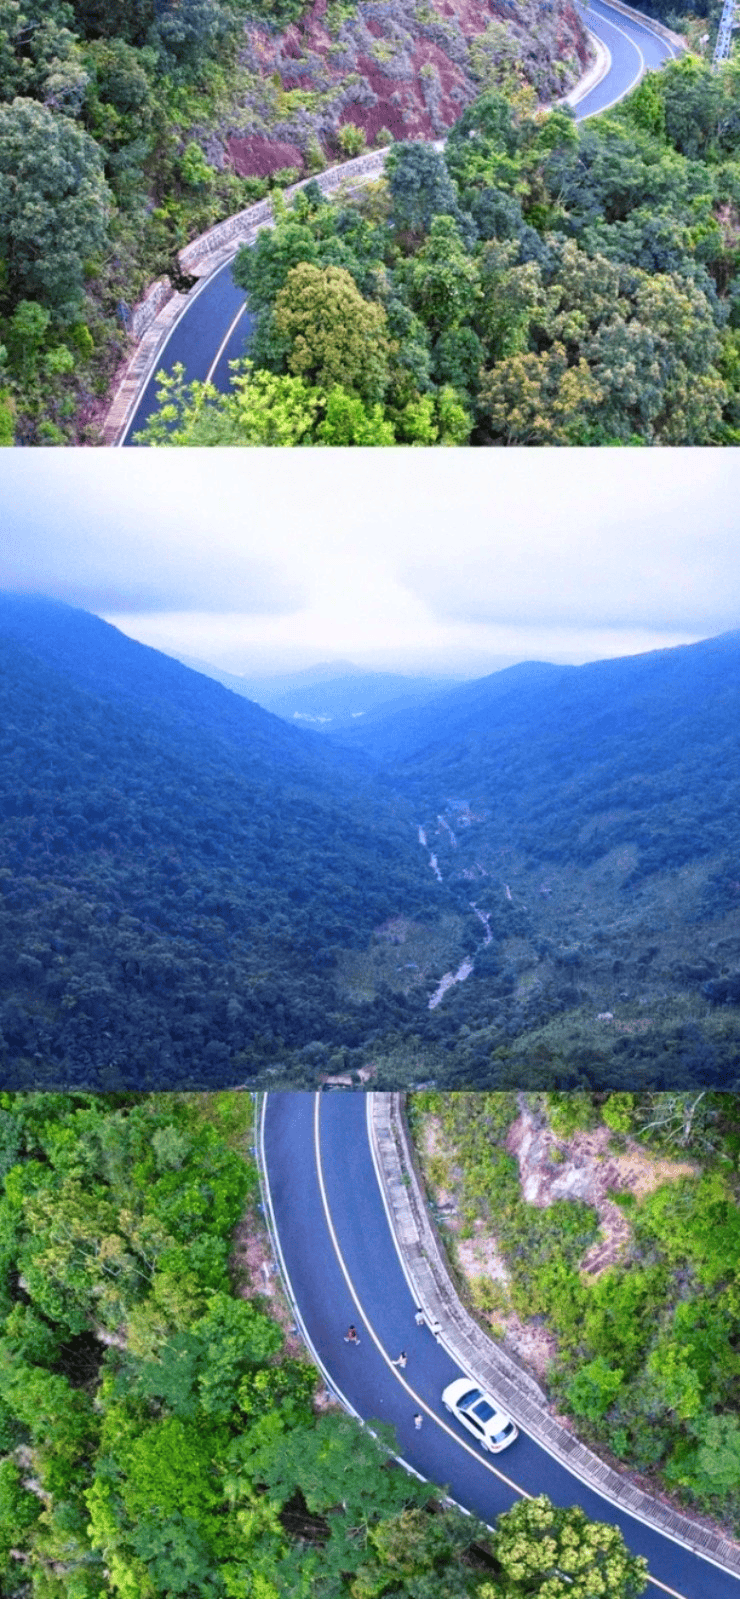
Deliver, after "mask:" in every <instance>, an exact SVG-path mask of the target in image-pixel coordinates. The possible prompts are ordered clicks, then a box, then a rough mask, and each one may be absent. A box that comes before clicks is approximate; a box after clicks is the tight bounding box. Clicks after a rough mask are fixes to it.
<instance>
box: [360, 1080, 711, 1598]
mask: <svg viewBox="0 0 740 1599" xmlns="http://www.w3.org/2000/svg"><path fill="white" fill-rule="evenodd" d="M369 1098H370V1118H369V1121H370V1129H371V1137H372V1142H373V1149H374V1154H375V1160H376V1166H377V1169H378V1172H379V1175H380V1180H381V1185H382V1189H383V1194H384V1198H385V1203H386V1209H387V1212H388V1216H389V1219H390V1223H391V1227H392V1229H393V1232H394V1235H395V1238H396V1242H397V1245H398V1250H399V1254H400V1256H401V1259H402V1262H403V1265H404V1270H405V1273H406V1277H407V1280H408V1282H409V1286H410V1287H411V1291H412V1293H413V1295H414V1298H415V1299H416V1302H417V1304H418V1305H420V1307H421V1309H422V1310H423V1311H424V1312H425V1315H426V1317H427V1321H431V1320H433V1321H436V1322H438V1323H439V1324H440V1334H439V1337H440V1342H441V1343H443V1344H444V1345H445V1348H446V1349H447V1350H448V1351H449V1353H450V1354H451V1356H452V1358H453V1360H454V1361H455V1362H456V1364H457V1365H459V1367H460V1369H461V1371H464V1372H466V1373H468V1374H469V1375H470V1376H471V1377H474V1378H475V1380H476V1381H477V1382H479V1383H480V1384H481V1387H484V1388H487V1389H488V1390H489V1392H491V1393H492V1394H493V1395H494V1396H495V1397H496V1398H497V1399H500V1400H501V1403H502V1404H503V1406H504V1407H505V1409H506V1410H508V1411H509V1412H510V1414H511V1415H512V1416H513V1418H514V1420H515V1421H517V1422H519V1423H520V1424H521V1426H522V1428H523V1429H524V1431H525V1432H527V1433H529V1435H530V1437H531V1438H534V1439H535V1440H536V1442H537V1443H538V1444H540V1445H541V1446H542V1447H543V1448H545V1449H547V1450H548V1451H549V1453H550V1454H551V1455H553V1456H554V1458H555V1459H556V1460H559V1461H560V1462H561V1463H562V1464H563V1465H564V1466H565V1467H567V1469H568V1471H572V1472H573V1473H574V1475H575V1476H576V1477H578V1478H579V1479H580V1481H581V1482H583V1483H584V1484H586V1485H587V1486H588V1487H589V1488H592V1489H595V1490H596V1491H597V1492H598V1493H600V1494H603V1496H604V1497H605V1498H606V1499H608V1500H610V1501H611V1502H612V1503H613V1504H615V1505H618V1506H619V1507H620V1509H622V1510H625V1511H627V1512H628V1513H629V1514H630V1515H633V1516H636V1517H637V1518H638V1520H640V1521H643V1522H645V1523H647V1525H648V1526H651V1527H654V1528H655V1529H656V1530H657V1531H658V1532H661V1533H664V1534H666V1535H667V1536H668V1537H670V1538H672V1539H674V1540H675V1541H676V1542H678V1543H680V1544H683V1545H685V1547H686V1548H687V1549H691V1550H693V1551H694V1553H696V1554H699V1555H703V1556H705V1557H706V1558H708V1559H710V1560H713V1561H715V1562H716V1564H717V1565H718V1566H722V1567H724V1568H725V1569H726V1570H728V1571H731V1572H732V1573H733V1574H734V1575H735V1576H740V1547H738V1545H737V1544H735V1543H732V1542H731V1541H730V1540H729V1539H727V1538H723V1537H721V1535H720V1534H719V1533H715V1532H712V1531H711V1530H710V1529H708V1528H706V1527H702V1526H701V1525H700V1524H699V1523H698V1522H696V1521H692V1520H691V1518H690V1517H689V1516H684V1515H681V1514H680V1513H679V1512H678V1511H674V1510H672V1509H671V1508H670V1507H669V1506H667V1505H663V1504H661V1502H660V1501H659V1500H658V1499H654V1498H653V1497H652V1496H651V1495H650V1494H646V1493H644V1492H643V1491H642V1490H641V1489H640V1488H637V1487H635V1486H634V1484H633V1483H631V1482H630V1481H629V1480H628V1479H627V1478H626V1477H624V1476H622V1475H621V1474H620V1473H619V1472H617V1471H613V1470H612V1468H611V1467H610V1466H607V1465H606V1464H605V1463H604V1461H603V1460H599V1458H598V1456H597V1455H595V1454H593V1452H592V1451H591V1450H590V1449H588V1448H587V1447H586V1445H585V1444H582V1443H580V1442H579V1440H578V1439H577V1438H575V1437H574V1436H573V1434H572V1433H570V1432H569V1431H568V1430H567V1428H566V1427H564V1426H563V1425H562V1424H561V1423H560V1422H558V1421H556V1420H555V1418H554V1417H553V1416H552V1415H551V1414H550V1411H549V1407H548V1402H547V1399H546V1398H545V1395H544V1393H543V1392H542V1389H541V1388H540V1387H539V1385H538V1384H537V1383H536V1382H535V1381H534V1379H533V1378H532V1377H531V1376H530V1375H529V1374H528V1373H527V1372H525V1371H524V1369H523V1368H522V1367H520V1366H519V1364H518V1363H517V1362H516V1361H514V1360H512V1358H511V1356H510V1355H507V1354H506V1352H505V1351H504V1350H503V1349H501V1348H500V1347H499V1346H498V1345H497V1344H496V1343H494V1342H493V1340H492V1339H491V1338H489V1337H488V1336H487V1335H486V1333H484V1332H483V1330H482V1328H481V1327H479V1326H478V1324H477V1322H475V1321H474V1320H473V1317H472V1316H470V1315H469V1314H468V1312H467V1311H466V1310H465V1308H464V1306H463V1305H462V1304H461V1303H460V1299H459V1298H458V1294H457V1291H456V1289H455V1287H454V1284H453V1282H452V1280H451V1277H450V1274H449V1270H448V1267H447V1263H446V1261H445V1258H444V1253H443V1250H442V1247H441V1245H440V1242H439V1239H438V1238H437V1235H436V1233H435V1231H434V1228H433V1227H432V1224H431V1221H430V1219H429V1214H428V1211H427V1207H426V1203H425V1200H424V1195H423V1192H422V1188H421V1183H420V1180H419V1176H418V1174H417V1171H416V1168H415V1164H414V1158H413V1151H412V1148H411V1143H410V1139H409V1136H408V1132H407V1129H406V1125H405V1122H404V1117H403V1096H402V1095H400V1094H377V1093H373V1094H370V1096H369Z"/></svg>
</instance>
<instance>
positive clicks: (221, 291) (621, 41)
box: [120, 0, 678, 445]
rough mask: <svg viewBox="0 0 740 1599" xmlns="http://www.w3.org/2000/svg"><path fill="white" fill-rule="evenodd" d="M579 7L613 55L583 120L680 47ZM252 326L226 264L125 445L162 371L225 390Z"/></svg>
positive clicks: (187, 311) (160, 357) (162, 356)
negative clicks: (182, 373)
mask: <svg viewBox="0 0 740 1599" xmlns="http://www.w3.org/2000/svg"><path fill="white" fill-rule="evenodd" d="M579 10H580V14H581V16H582V17H583V20H584V22H585V24H586V26H587V27H588V28H589V29H590V31H591V32H592V33H594V34H595V35H596V37H597V38H599V39H600V40H601V41H602V43H603V44H605V45H606V47H607V49H608V51H609V53H610V56H611V66H610V69H609V71H608V72H607V74H606V76H605V77H604V78H603V79H602V81H601V83H598V84H596V86H595V88H593V89H592V90H591V91H590V93H589V94H587V95H585V96H584V98H583V100H581V101H580V102H579V104H578V105H577V106H576V107H575V115H576V118H577V120H578V121H583V120H584V119H585V118H586V117H593V116H596V115H597V114H598V113H599V112H600V111H606V110H607V109H608V107H609V106H611V105H614V104H615V102H616V101H617V100H621V99H622V97H623V96H624V95H625V94H626V93H627V92H628V90H629V89H630V88H631V87H632V85H633V84H634V83H636V82H637V79H638V78H639V77H640V75H641V73H642V71H643V70H644V68H645V67H651V68H653V67H659V66H662V65H663V63H664V62H665V61H668V60H670V59H671V57H672V56H674V55H677V54H678V51H677V50H676V49H675V48H674V47H673V46H672V45H671V44H669V43H668V42H667V40H664V39H661V38H660V36H659V35H658V34H656V33H653V32H652V30H651V28H650V24H649V22H648V21H647V19H646V20H645V22H644V23H642V22H635V21H633V20H632V18H630V17H625V16H624V15H623V14H622V12H621V11H615V10H614V8H613V6H609V5H607V4H606V3H605V0H592V3H591V5H590V6H580V7H579ZM252 326H253V319H252V317H251V316H250V315H249V312H248V310H247V307H246V301H245V297H244V290H243V289H238V288H237V287H236V285H235V283H234V280H233V278H232V276H231V263H230V262H226V264H225V265H224V266H222V267H220V268H219V270H218V271H217V272H214V273H213V274H212V276H211V277H209V278H206V279H204V280H203V282H202V283H200V284H199V285H198V287H197V288H196V289H194V290H193V293H192V294H191V296H190V298H189V300H188V303H187V305H186V306H185V307H184V308H183V311H182V314H181V315H180V317H179V319H178V321H177V322H176V323H175V324H174V327H173V328H172V331H171V333H170V334H169V337H168V338H167V339H166V341H165V343H164V345H163V346H162V348H161V349H160V350H159V352H158V354H157V356H156V359H155V362H154V366H153V368H152V371H151V373H150V375H149V378H148V380H147V383H146V385H145V387H144V389H143V390H142V393H141V395H140V397H139V401H138V404H137V406H136V409H135V411H134V412H133V415H132V416H131V418H130V420H129V422H128V425H127V427H126V431H125V433H124V435H123V437H122V439H121V440H120V443H121V444H123V445H131V444H133V442H134V435H135V434H136V433H137V432H139V431H140V429H142V428H143V427H144V425H145V423H146V420H147V418H148V417H149V416H151V415H152V413H153V412H154V411H156V409H157V387H158V385H157V376H156V375H157V373H158V372H162V371H165V372H171V371H172V369H173V367H174V366H175V365H176V364H177V363H178V362H180V363H181V365H182V366H183V367H184V369H185V381H186V382H187V383H193V382H195V381H196V380H198V381H200V382H205V381H206V379H208V380H210V381H211V382H212V383H214V384H215V386H216V388H218V389H220V390H221V392H222V393H225V391H226V390H227V389H228V386H229V361H235V360H237V359H238V358H239V357H240V356H243V355H244V354H245V353H246V345H247V340H248V338H249V334H250V331H251V328H252Z"/></svg>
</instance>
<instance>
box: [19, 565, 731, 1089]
mask: <svg viewBox="0 0 740 1599" xmlns="http://www.w3.org/2000/svg"><path fill="white" fill-rule="evenodd" d="M0 661H1V662H2V674H1V677H0V698H1V700H2V724H1V728H0V1084H4V1085H5V1086H22V1087H27V1086H31V1084H37V1085H43V1086H52V1085H55V1084H58V1085H61V1084H65V1085H69V1084H79V1085H87V1086H90V1087H94V1088H108V1089H110V1088H144V1087H146V1088H152V1087H164V1086H168V1085H174V1084H179V1085H189V1086H192V1087H207V1086H214V1085H215V1084H224V1083H236V1082H243V1083H245V1084H250V1085H260V1084H266V1083H267V1082H271V1083H273V1084H279V1085H283V1086H292V1087H310V1086H312V1085H313V1084H315V1083H316V1082H317V1081H318V1080H320V1079H321V1078H323V1077H337V1076H338V1077H340V1078H342V1077H344V1078H347V1079H348V1080H349V1081H353V1082H356V1083H359V1082H365V1081H373V1082H375V1083H376V1084H377V1085H379V1086H396V1085H398V1086H406V1085H407V1084H411V1083H418V1082H419V1081H430V1080H432V1081H435V1082H437V1083H438V1084H440V1086H444V1087H452V1086H463V1085H465V1086H484V1085H485V1086H509V1085H510V1084H511V1083H525V1084H527V1085H529V1086H536V1084H537V1083H539V1082H542V1083H543V1085H545V1086H553V1085H554V1086H558V1085H561V1086H564V1087H573V1086H577V1085H578V1084H579V1083H583V1084H588V1085H590V1086H596V1087H601V1086H603V1087H604V1088H605V1089H607V1088H611V1087H613V1086H615V1085H618V1086H632V1085H634V1084H646V1083H647V1084H654V1085H655V1086H659V1087H660V1086H670V1085H683V1084H689V1085H692V1084H694V1083H699V1082H707V1083H719V1084H720V1085H721V1086H723V1087H733V1086H737V1085H738V1083H740V926H739V915H740V736H739V734H738V729H740V634H727V635H724V636H723V637H721V638H719V639H713V640H708V641H706V642H704V643H702V644H698V645H693V646H689V647H686V648H682V649H671V650H665V651H658V652H654V653H651V654H649V655H643V656H636V657H630V658H628V659H625V660H617V661H604V662H598V663H595V664H593V665H589V666H583V667H561V666H552V665H549V664H547V663H529V664H525V665H519V666H514V667H509V668H507V669H504V670H501V671H499V672H496V673H494V674H493V675H491V676H489V677H487V678H484V679H479V680H476V681H474V682H465V683H458V684H455V685H454V686H452V687H450V686H449V683H446V682H445V680H441V682H442V691H441V692H439V689H440V684H439V683H435V682H434V680H425V681H415V680H413V679H412V680H409V679H403V678H399V677H396V676H394V675H392V674H369V675H367V676H363V675H361V676H360V677H359V679H358V675H357V673H356V671H355V669H354V668H352V667H351V666H349V663H348V664H347V669H346V670H345V666H344V663H340V664H339V666H338V667H331V668H327V669H326V670H327V672H328V673H329V674H330V675H328V676H327V677H326V678H325V679H324V678H322V677H319V679H318V681H317V680H316V677H315V675H314V674H299V677H298V679H297V680H296V679H293V680H292V681H288V682H287V683H286V681H285V680H282V681H280V680H276V681H275V680H274V681H273V682H272V684H268V685H267V694H268V695H269V696H270V698H271V703H272V705H273V707H275V706H277V705H283V706H284V707H285V711H286V713H287V715H288V717H289V719H290V718H292V720H293V722H294V724H295V722H296V720H297V721H298V725H293V726H289V725H286V721H285V720H284V719H283V718H281V717H278V716H277V715H275V714H272V713H271V712H270V711H268V710H265V709H264V708H262V707H260V706H258V705H257V704H255V703H253V702H251V701H250V700H249V699H248V698H245V697H244V693H243V691H242V692H240V693H239V694H237V693H234V692H231V691H230V689H229V688H227V687H226V686H225V684H224V683H222V682H217V681H213V679H212V677H210V676H206V675H204V673H203V671H202V670H199V671H194V670H192V669H190V668H189V667H188V666H186V665H184V664H182V663H180V662H178V661H174V660H172V659H170V658H169V657H167V656H164V655H162V654H160V653H159V652H157V651H155V650H151V649H147V648H146V647H144V646H142V645H139V644H136V643H134V642H133V641H132V640H130V639H128V638H125V637H124V636H123V635H122V634H120V633H118V632H117V631H116V629H114V628H112V627H110V626H108V625H107V624H106V623H104V622H101V621H100V620H99V619H98V618H96V617H93V616H90V615H88V614H87V613H85V612H81V611H77V610H74V609H72V608H70V607H67V606H63V605H59V604H56V603H54V602H50V601H47V600H44V599H41V598H29V597H19V596H11V595H3V596H0ZM323 670H324V669H323V668H319V669H317V671H318V672H319V673H323ZM358 685H359V690H360V694H361V699H360V700H359V701H358V700H357V693H358ZM262 692H263V694H264V692H265V686H264V685H263V689H262ZM318 705H324V706H325V707H327V710H326V714H327V715H331V717H332V721H331V723H330V724H329V726H328V728H326V729H325V730H324V733H323V736H321V737H319V736H317V735H316V733H314V732H312V731H311V730H309V729H308V728H306V727H305V726H301V725H300V719H301V717H302V716H308V715H312V714H317V715H318V714H323V713H321V712H319V711H312V710H310V709H309V707H311V706H318ZM357 710H362V712H363V714H362V715H361V716H358V715H356V714H355V712H356V711H357ZM296 712H297V713H298V715H297V717H296Z"/></svg>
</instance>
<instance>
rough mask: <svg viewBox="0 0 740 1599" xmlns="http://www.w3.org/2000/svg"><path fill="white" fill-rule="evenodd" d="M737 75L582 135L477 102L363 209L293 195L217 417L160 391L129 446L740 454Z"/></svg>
mask: <svg viewBox="0 0 740 1599" xmlns="http://www.w3.org/2000/svg"><path fill="white" fill-rule="evenodd" d="M738 70H739V69H738V66H737V64H736V63H734V62H730V63H728V64H727V65H726V66H725V67H724V68H722V69H721V70H720V71H718V72H716V73H715V72H712V71H711V69H710V67H709V65H708V64H706V63H703V62H702V61H700V60H698V59H697V58H696V57H693V56H686V57H684V58H683V59H681V60H679V61H674V62H671V63H669V65H668V66H666V67H665V68H664V69H663V70H662V71H661V72H660V73H649V74H647V76H646V77H645V78H644V79H643V80H642V82H641V83H640V85H639V87H638V88H637V89H636V90H635V91H634V93H633V94H631V95H630V96H628V98H627V99H626V100H625V101H624V102H623V104H621V105H620V106H618V107H616V108H614V109H613V111H612V112H610V113H609V114H608V115H605V116H600V117H594V118H591V119H589V120H587V121H585V122H583V123H581V124H578V125H576V124H575V122H574V121H573V119H572V117H571V116H570V115H569V114H567V113H566V112H565V111H564V110H562V109H556V110H553V111H551V112H550V113H548V114H545V115H543V114H542V113H541V112H540V111H539V110H538V109H537V108H536V107H534V106H533V105H532V104H531V103H530V104H528V103H527V102H526V100H525V101H524V102H523V101H522V99H521V98H518V99H517V98H516V97H513V96H509V97H508V98H507V97H505V96H504V95H502V94H500V93H498V92H489V93H487V94H484V95H483V96H482V97H481V98H480V99H479V100H477V101H475V103H474V104H472V105H470V106H468V107H467V108H466V109H465V110H464V111H463V113H462V115H461V116H460V118H459V119H458V121H457V122H456V124H455V126H454V128H453V129H452V130H451V132H450V135H449V137H448V139H447V142H446V145H445V148H444V150H443V151H442V150H438V149H436V148H435V147H434V146H432V145H431V144H419V143H408V142H405V143H399V144H397V145H396V146H395V147H394V149H393V150H392V151H391V152H390V154H389V158H388V162H387V165H386V180H387V181H385V182H384V183H383V184H381V185H380V186H379V187H378V189H377V190H376V191H375V192H372V193H370V194H367V193H365V194H364V195H363V196H359V197H356V198H355V200H354V201H351V202H347V201H346V200H341V201H340V202H337V203H329V202H325V201H323V198H322V196H321V194H320V193H319V191H318V189H317V188H314V189H313V190H311V189H308V190H304V191H303V192H302V193H301V194H300V195H299V196H298V197H297V198H296V201H295V203H294V206H293V208H292V210H291V211H289V212H288V214H287V215H286V216H284V217H283V218H282V220H281V221H280V223H279V226H278V227H277V228H276V230H275V232H274V233H264V234H262V235H261V236H260V238H259V240H258V242H257V244H256V246H255V247H254V248H253V249H249V250H246V249H245V250H242V252H241V253H240V255H239V257H238V258H237V263H236V266H235V269H234V270H235V275H236V278H237V280H238V281H239V282H240V283H242V284H243V286H244V287H245V288H246V289H247V291H248V293H249V297H250V304H251V307H252V309H253V311H255V312H256V313H257V326H256V331H255V333H254V335H253V337H252V341H251V345H250V348H249V351H248V354H249V356H250V359H251V360H252V362H253V364H254V365H253V369H252V368H249V367H246V368H245V369H243V370H242V371H241V373H239V374H238V375H237V377H236V378H235V380H234V386H233V391H232V393H231V394H230V395H227V396H226V397H224V398H221V399H218V398H217V397H216V396H215V394H214V393H213V392H211V393H210V394H208V393H206V394H204V393H203V389H202V386H196V387H195V388H194V389H193V390H191V391H189V392H185V393H183V391H182V386H181V385H178V382H177V379H176V378H175V379H170V380H169V381H168V383H167V384H166V385H165V386H164V388H163V393H164V392H166V394H167V398H168V401H169V402H170V403H171V404H173V405H174V412H173V413H170V414H169V416H168V421H167V425H166V426H165V424H164V423H156V422H155V423H153V424H152V425H151V426H150V429H149V432H148V434H147V435H145V437H146V438H147V439H148V441H149V442H154V443H164V444H173V443H174V444H211V445H214V444H232V445H237V444H297V445H306V444H358V445H368V444H369V445H382V444H392V443H394V442H395V443H401V444H410V445H434V444H440V443H441V444H448V445H466V444H469V443H470V444H474V445H481V446H486V445H493V444H495V445H509V444H512V445H522V444H527V445H553V444H554V445H612V444H619V445H632V444H645V445H689V444H693V445H698V444H732V443H735V442H736V441H737V436H738V421H739V413H738V398H737V397H738V371H739V370H740V365H739V362H738V350H739V346H738V324H739V323H740V300H739V298H738V284H739V283H740V277H739V276H738V266H739V265H740V262H739V259H738V248H737V238H738V216H739V215H740V210H739V207H740V190H738V179H737V173H738V166H737V154H738V149H739V148H740V117H739V115H738ZM327 325H330V326H331V329H332V332H331V335H330V336H329V337H327V336H326V333H325V329H326V327H327ZM173 416H174V420H175V426H174V429H173V428H172V421H173Z"/></svg>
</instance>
